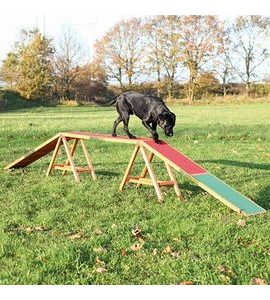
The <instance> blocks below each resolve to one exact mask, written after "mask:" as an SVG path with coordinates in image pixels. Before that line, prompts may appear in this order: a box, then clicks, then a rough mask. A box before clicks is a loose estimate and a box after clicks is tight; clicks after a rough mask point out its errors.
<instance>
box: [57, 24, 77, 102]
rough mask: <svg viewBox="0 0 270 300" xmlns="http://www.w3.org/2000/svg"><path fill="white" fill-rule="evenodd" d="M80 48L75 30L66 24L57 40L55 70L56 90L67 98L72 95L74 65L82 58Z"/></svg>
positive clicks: (75, 72)
mask: <svg viewBox="0 0 270 300" xmlns="http://www.w3.org/2000/svg"><path fill="white" fill-rule="evenodd" d="M81 49H82V47H81V43H80V41H79V39H78V37H77V34H76V32H75V31H74V30H73V29H72V28H71V27H70V26H66V27H65V28H64V29H63V32H62V34H61V36H60V39H59V41H58V47H57V55H56V62H55V72H56V81H57V90H58V92H59V93H60V95H62V96H64V97H65V98H67V99H70V97H71V96H72V89H73V87H72V84H73V82H74V80H75V78H76V76H77V71H76V67H77V66H78V65H79V63H80V60H81V58H82V52H81Z"/></svg>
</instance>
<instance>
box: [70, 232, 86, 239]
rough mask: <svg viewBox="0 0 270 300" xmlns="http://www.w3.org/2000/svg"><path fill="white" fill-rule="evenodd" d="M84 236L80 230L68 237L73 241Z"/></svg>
mask: <svg viewBox="0 0 270 300" xmlns="http://www.w3.org/2000/svg"><path fill="white" fill-rule="evenodd" d="M82 236H83V233H82V232H78V233H75V234H71V235H69V236H68V238H69V239H70V240H72V241H73V240H78V239H80V238H82Z"/></svg>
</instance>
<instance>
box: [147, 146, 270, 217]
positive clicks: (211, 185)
mask: <svg viewBox="0 0 270 300" xmlns="http://www.w3.org/2000/svg"><path fill="white" fill-rule="evenodd" d="M143 143H144V144H145V146H146V148H148V149H151V150H152V151H153V152H154V153H155V154H156V155H158V156H159V157H160V158H162V159H163V160H167V161H169V163H170V164H171V165H172V166H173V167H174V168H175V169H177V170H179V171H184V172H185V173H186V174H187V175H189V176H190V177H191V179H192V180H193V181H194V182H196V183H197V184H198V185H199V186H200V187H201V188H203V189H204V190H205V191H207V192H208V193H209V194H211V195H212V196H214V197H215V198H217V199H218V200H220V201H222V202H223V203H224V204H225V205H227V206H228V207H230V208H231V209H233V210H235V211H237V212H238V213H241V214H243V215H246V216H249V215H254V214H260V213H265V212H266V210H265V209H264V208H262V207H261V206H259V205H258V204H256V203H255V202H254V201H252V200H251V199H249V198H247V197H245V196H244V195H242V194H240V193H239V192H237V191H236V190H235V189H233V188H232V187H230V186H229V185H227V184H226V183H224V182H223V181H221V180H220V179H218V178H217V177H215V176H214V175H212V174H211V173H209V172H208V171H207V170H205V169H204V168H202V167H201V166H200V165H198V164H196V163H195V162H194V161H192V160H191V159H190V158H188V157H186V156H185V155H183V154H182V153H181V152H179V151H178V150H176V149H174V148H173V147H171V146H170V145H168V144H166V143H165V142H161V144H157V143H155V142H153V141H144V142H143Z"/></svg>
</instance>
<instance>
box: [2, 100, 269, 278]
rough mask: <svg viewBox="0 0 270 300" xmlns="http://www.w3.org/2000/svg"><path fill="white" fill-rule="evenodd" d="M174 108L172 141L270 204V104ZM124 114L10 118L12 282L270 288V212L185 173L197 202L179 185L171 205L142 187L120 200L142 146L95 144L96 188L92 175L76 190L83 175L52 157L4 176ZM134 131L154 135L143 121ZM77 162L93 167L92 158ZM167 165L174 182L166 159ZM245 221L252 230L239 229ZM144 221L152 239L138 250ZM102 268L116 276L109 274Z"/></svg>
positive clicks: (182, 181) (5, 254) (7, 238)
mask: <svg viewBox="0 0 270 300" xmlns="http://www.w3.org/2000/svg"><path fill="white" fill-rule="evenodd" d="M171 108H172V110H173V111H174V112H175V113H176V115H177V125H176V128H175V135H174V137H173V138H171V139H168V142H169V143H170V144H171V145H172V146H174V147H175V148H177V149H179V150H181V151H182V152H183V153H185V154H186V155H188V156H189V157H191V158H193V159H194V160H196V161H197V162H199V163H200V164H201V165H203V166H204V167H205V168H206V169H207V170H209V171H210V172H211V173H213V174H215V175H216V176H217V177H219V178H220V179H222V180H224V181H225V182H226V183H228V184H229V185H231V186H232V187H234V188H236V189H237V190H238V191H239V192H241V193H243V194H244V195H246V196H248V197H250V198H251V199H253V200H254V201H256V202H257V203H258V204H259V205H261V206H263V207H264V208H266V209H269V206H270V203H269V201H270V185H269V182H270V172H269V171H270V164H269V163H270V157H269V156H270V155H269V153H270V140H269V137H270V129H269V128H270V126H269V125H270V104H269V103H263V104H243V105H222V106H220V105H219V106H214V105H209V106H177V105H174V106H172V107H171ZM115 118H116V112H115V109H114V108H100V107H92V108H91V107H69V108H67V107H57V108H52V107H51V108H50V107H42V106H40V107H33V108H25V107H20V109H16V108H14V109H10V110H9V111H7V112H2V113H1V115H0V168H1V171H0V184H1V186H0V189H1V190H0V197H1V201H0V227H1V229H0V240H1V244H0V257H1V259H0V284H178V283H180V282H183V281H192V282H193V283H194V284H249V283H250V282H251V280H252V278H260V279H263V280H264V281H265V282H266V283H268V284H269V283H270V264H269V256H270V241H269V229H270V217H269V213H266V214H264V215H260V216H255V217H250V218H243V217H241V216H240V215H238V214H237V213H235V212H233V211H232V210H230V209H229V208H227V207H226V206H225V205H223V204H222V203H221V202H220V201H218V200H216V199H215V198H213V197H212V196H210V195H209V194H207V193H206V192H204V191H203V190H202V189H200V188H199V187H197V186H195V185H194V183H192V181H190V180H189V178H188V177H186V176H184V175H182V174H180V173H177V179H178V182H179V185H180V187H181V189H182V192H183V195H184V198H185V199H186V203H185V205H182V204H181V202H180V201H179V200H177V199H176V197H175V194H174V191H173V189H166V188H164V189H163V191H164V192H165V193H166V197H165V201H164V203H162V204H159V203H158V202H157V198H156V195H155V192H154V189H153V188H152V187H142V188H140V189H136V187H135V185H132V184H130V185H129V186H128V187H127V188H125V190H124V192H123V193H120V192H119V191H118V187H119V184H120V182H121V178H122V175H123V172H124V170H125V168H126V165H127V162H128V159H129V157H130V155H131V153H132V150H133V149H132V146H130V145H124V144H118V143H106V142H102V141H95V140H93V141H88V142H87V147H88V149H89V152H90V153H91V156H92V158H93V161H94V165H95V168H96V173H97V177H98V180H97V181H96V182H93V181H92V180H91V179H90V178H89V176H88V175H86V174H82V175H81V177H82V182H81V183H80V184H76V183H75V182H74V180H73V177H72V174H70V173H69V174H68V175H66V176H65V177H63V176H61V173H60V171H53V172H52V175H51V176H50V177H45V173H46V170H47V167H48V163H49V161H50V155H49V156H46V157H44V158H42V159H40V160H39V161H37V162H36V163H34V164H33V165H30V166H29V167H27V168H25V169H20V170H15V171H13V172H5V171H3V167H4V166H5V165H7V164H8V163H10V162H12V161H13V160H15V159H17V158H18V157H19V156H21V155H23V154H25V153H26V152H27V151H28V150H30V149H32V148H34V147H36V146H38V145H39V144H41V143H42V142H44V141H45V140H46V139H48V138H50V137H52V136H53V135H55V134H56V133H58V132H60V131H69V130H85V131H92V132H106V133H110V130H111V127H112V122H113V120H114V119H115ZM130 128H131V131H132V132H133V133H135V134H137V135H138V136H140V135H147V132H146V130H145V129H144V128H143V127H142V125H141V124H140V121H139V120H138V119H136V118H134V117H133V118H132V120H131V124H130ZM118 132H119V133H120V134H121V133H123V131H122V127H121V125H120V126H119V130H118ZM159 132H160V136H161V138H163V139H165V137H164V134H163V133H161V131H160V130H159ZM166 140H167V139H166ZM75 159H76V161H77V162H78V164H80V163H84V160H83V156H82V153H81V152H80V151H79V152H78V155H77V156H76V157H75ZM155 166H156V167H155V171H156V172H157V173H158V174H159V177H160V178H162V174H163V164H162V163H160V162H159V161H156V165H155ZM142 167H143V165H142V163H141V164H138V165H137V166H136V168H135V170H134V171H137V172H140V169H141V168H142ZM240 219H245V221H246V223H245V224H244V226H238V225H237V224H238V222H239V220H240ZM136 225H138V226H139V228H140V229H141V231H142V236H143V239H144V244H143V247H142V248H141V249H140V250H138V251H133V250H132V249H131V246H132V245H134V244H135V243H138V242H139V241H138V239H137V238H135V237H134V236H133V235H132V229H133V228H134V227H135V226H136ZM168 246H169V247H170V248H168ZM166 249H167V251H166ZM168 249H171V252H172V253H173V254H174V255H172V254H171V253H170V250H168ZM97 258H98V259H97ZM100 261H102V262H104V263H102V262H100ZM100 267H103V268H105V269H106V270H107V271H106V272H104V273H98V272H97V271H96V270H97V268H100Z"/></svg>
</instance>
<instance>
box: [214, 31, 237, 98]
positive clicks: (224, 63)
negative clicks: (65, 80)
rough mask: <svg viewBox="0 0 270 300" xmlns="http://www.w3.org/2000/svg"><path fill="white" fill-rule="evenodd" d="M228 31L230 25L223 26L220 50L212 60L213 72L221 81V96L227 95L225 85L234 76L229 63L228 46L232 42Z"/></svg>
mask: <svg viewBox="0 0 270 300" xmlns="http://www.w3.org/2000/svg"><path fill="white" fill-rule="evenodd" d="M230 33H231V28H230V27H226V28H224V32H223V35H222V38H221V42H220V46H221V51H220V54H219V55H218V56H217V57H216V59H215V60H214V73H215V74H216V75H217V77H218V79H219V80H220V82H221V86H222V92H223V97H226V95H227V85H228V82H229V80H232V79H233V78H234V71H233V68H232V66H231V63H230V47H231V43H232V41H231V38H230Z"/></svg>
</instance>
